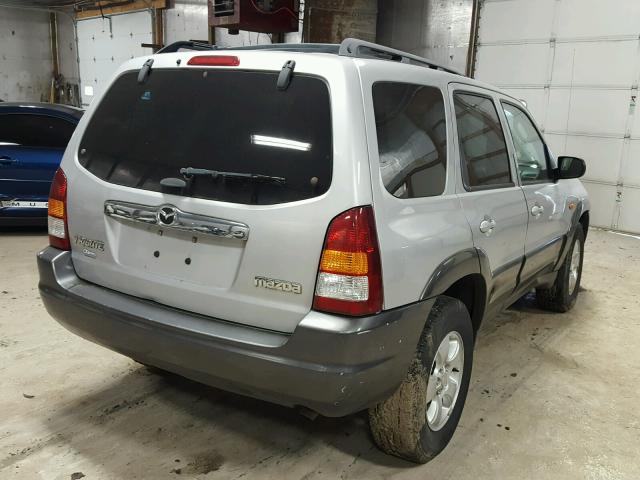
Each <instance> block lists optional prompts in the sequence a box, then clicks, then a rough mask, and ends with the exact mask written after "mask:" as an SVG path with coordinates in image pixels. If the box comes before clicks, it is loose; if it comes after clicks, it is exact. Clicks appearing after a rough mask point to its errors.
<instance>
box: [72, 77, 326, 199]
mask: <svg viewBox="0 0 640 480" xmlns="http://www.w3.org/2000/svg"><path fill="white" fill-rule="evenodd" d="M137 75H138V72H128V73H125V74H124V75H122V76H121V77H119V78H118V79H117V80H116V81H115V82H114V84H113V85H112V86H111V88H110V89H109V91H108V92H107V93H106V96H105V97H104V99H103V100H102V101H101V102H100V105H99V106H98V108H97V110H96V112H95V113H94V115H93V117H92V118H91V121H90V122H89V125H88V126H87V130H86V132H85V134H84V136H83V138H82V140H81V143H80V152H79V159H80V163H81V164H82V165H83V166H84V167H85V168H86V169H87V170H89V171H90V172H92V173H93V174H94V175H96V176H97V177H99V178H101V179H103V180H105V181H107V182H111V183H114V184H117V185H123V186H126V187H133V188H139V189H144V190H151V191H161V186H160V181H161V180H162V179H164V178H181V174H180V169H181V168H187V167H193V168H199V169H208V170H215V171H218V172H232V173H245V174H247V173H248V174H257V175H266V176H272V177H281V178H284V179H285V183H284V184H281V183H269V182H264V181H261V182H256V181H250V180H247V179H238V178H234V179H232V178H226V179H225V178H222V177H218V178H213V177H211V176H209V177H196V178H195V179H194V180H193V184H192V188H191V190H190V191H189V192H185V194H186V195H191V196H194V197H198V198H205V199H211V200H219V201H225V202H233V203H242V204H261V205H269V204H277V203H284V202H292V201H296V200H302V199H306V198H311V197H315V196H318V195H321V194H323V193H324V192H326V191H327V190H328V188H329V186H330V184H331V174H332V164H333V162H332V148H333V147H332V132H331V106H330V100H329V90H328V87H327V85H326V83H325V82H324V81H323V80H321V79H319V78H315V77H310V76H305V75H302V74H300V75H295V76H294V79H293V81H292V83H291V85H290V86H289V88H288V89H287V90H286V91H278V90H277V88H276V82H277V79H278V73H277V72H249V71H237V70H236V71H224V70H212V69H209V70H204V69H191V68H189V69H183V70H178V69H162V70H160V69H158V70H152V72H151V74H150V76H149V78H148V79H147V81H146V82H145V83H144V84H142V85H140V84H138V82H137Z"/></svg>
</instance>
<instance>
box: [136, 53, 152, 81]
mask: <svg viewBox="0 0 640 480" xmlns="http://www.w3.org/2000/svg"><path fill="white" fill-rule="evenodd" d="M151 65H153V58H150V59H149V60H147V61H146V62H144V65H142V68H141V69H140V72H138V83H144V82H146V81H147V77H148V76H149V72H150V71H151Z"/></svg>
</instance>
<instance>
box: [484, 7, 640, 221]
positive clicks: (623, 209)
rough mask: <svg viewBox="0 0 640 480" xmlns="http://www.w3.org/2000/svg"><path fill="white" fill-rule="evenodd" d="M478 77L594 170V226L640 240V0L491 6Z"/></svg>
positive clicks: (556, 146)
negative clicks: (521, 105)
mask: <svg viewBox="0 0 640 480" xmlns="http://www.w3.org/2000/svg"><path fill="white" fill-rule="evenodd" d="M478 40H479V44H478V50H477V58H476V68H475V77H476V78H478V79H480V80H484V81H487V82H490V83H493V84H496V85H498V86H500V87H502V88H503V89H505V90H506V91H508V92H510V93H511V94H512V95H514V96H516V97H517V98H521V99H524V100H526V101H527V103H528V106H529V109H530V110H531V112H532V114H533V115H534V116H535V118H536V120H537V121H538V123H539V124H540V125H541V126H542V128H543V130H544V132H545V137H546V139H547V141H548V142H549V144H550V146H551V148H552V149H553V151H554V153H555V154H556V155H564V154H566V155H575V156H579V157H582V158H584V159H585V160H586V162H587V175H586V177H585V178H584V180H583V182H584V184H585V187H586V188H587V190H588V191H589V194H590V196H591V202H592V215H591V222H592V224H593V225H597V226H602V227H607V228H614V229H619V230H624V231H629V232H636V233H637V232H640V214H639V211H640V114H637V102H638V83H639V82H640V1H638V0H611V1H605V0H536V1H535V2H532V1H530V0H484V1H482V2H481V9H480V22H479V38H478Z"/></svg>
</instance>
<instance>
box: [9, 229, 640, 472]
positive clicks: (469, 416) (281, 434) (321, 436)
mask: <svg viewBox="0 0 640 480" xmlns="http://www.w3.org/2000/svg"><path fill="white" fill-rule="evenodd" d="M45 243H46V237H45V236H44V235H43V234H42V233H35V232H32V233H25V232H6V231H5V232H3V233H2V232H0V272H1V274H0V292H1V293H0V378H1V379H2V380H1V383H0V386H1V389H0V392H1V393H0V478H3V479H5V478H27V479H33V478H42V479H70V478H81V475H84V476H86V478H87V479H103V478H104V479H107V478H109V479H111V478H114V479H131V478H153V479H161V478H170V479H171V478H173V479H175V478H183V477H187V478H193V477H198V478H205V477H206V478H207V479H209V478H213V479H219V478H225V479H227V478H229V479H233V478H242V477H244V478H269V479H278V480H280V479H316V478H342V479H347V478H366V479H379V478H385V479H386V478H394V479H409V478H415V479H418V478H419V479H423V478H438V479H441V480H445V479H473V480H478V479H484V478H491V479H494V478H500V479H504V478H518V479H524V478H535V479H563V480H566V479H574V478H575V479H606V480H609V479H620V478H625V479H627V478H628V479H637V478H640V407H639V404H638V402H639V400H640V396H639V395H638V394H639V392H640V387H639V386H638V385H639V384H640V373H639V372H640V239H638V238H634V237H630V236H621V235H618V234H614V233H610V232H604V231H596V230H592V231H591V232H590V234H589V239H588V242H587V249H586V261H585V271H584V276H583V287H584V291H583V292H582V293H581V294H580V298H579V301H578V305H577V307H576V308H575V309H574V310H573V311H572V312H571V313H569V314H565V315H558V314H551V313H546V312H542V311H539V310H536V309H535V308H533V306H532V302H531V299H530V298H527V299H524V300H523V301H521V302H519V304H518V305H516V306H515V307H513V308H512V309H510V310H509V311H507V312H506V313H504V314H502V315H500V316H499V317H498V318H495V319H489V320H487V321H486V322H485V324H484V326H483V327H482V329H481V333H480V337H479V340H478V344H477V348H476V358H475V365H474V371H473V378H472V387H471V389H470V392H469V395H468V399H467V405H466V408H465V410H464V414H463V416H462V421H461V424H460V426H459V427H458V431H457V432H456V434H455V436H454V438H453V441H452V443H451V444H450V445H449V447H448V448H447V449H446V450H445V451H444V452H443V454H442V455H440V456H439V457H438V458H437V459H436V460H435V461H433V462H431V463H430V464H428V465H424V466H414V465H411V464H408V463H406V462H403V461H401V460H398V459H395V458H393V457H388V456H385V455H384V454H382V453H380V452H379V451H378V450H376V448H375V447H374V446H373V444H372V442H371V439H370V437H369V435H368V433H367V424H366V417H365V416H364V415H354V416H351V417H348V418H344V419H326V418H318V419H317V420H316V421H314V422H312V421H309V420H307V419H305V418H303V417H301V416H299V415H298V414H297V413H295V412H294V411H292V410H289V409H286V408H281V407H278V406H275V405H270V404H267V403H264V402H259V401H256V400H252V399H248V398H242V397H239V396H236V395H232V394H227V393H224V392H221V391H218V390H214V389H211V388H207V387H204V386H201V385H198V384H195V383H192V382H189V381H186V380H181V379H178V378H168V379H167V378H163V377H161V376H158V375H154V374H151V373H149V372H148V371H147V370H146V369H145V368H143V367H140V366H139V365H137V364H135V363H133V362H132V361H130V360H128V359H127V358H124V357H122V356H119V355H117V354H115V353H112V352H110V351H108V350H105V349H103V348H101V347H98V346H95V345H93V344H91V343H89V342H86V341H84V340H81V339H80V338H77V337H75V336H74V335H72V334H71V333H69V332H67V331H66V330H64V329H63V328H62V327H60V326H59V325H58V324H57V323H56V322H54V321H53V320H52V319H50V318H49V316H48V315H47V313H46V312H45V310H44V308H43V307H42V304H41V302H40V298H39V296H38V291H37V288H36V285H37V273H36V268H35V254H36V251H37V250H38V249H39V248H40V247H42V246H43V245H44V244H45ZM179 475H180V476H179Z"/></svg>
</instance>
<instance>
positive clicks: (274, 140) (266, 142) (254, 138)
mask: <svg viewBox="0 0 640 480" xmlns="http://www.w3.org/2000/svg"><path fill="white" fill-rule="evenodd" d="M251 143H253V144H254V145H263V146H265V147H276V148H288V149H290V150H300V151H302V152H308V151H309V150H311V144H310V143H305V142H297V141H295V140H289V139H288V138H278V137H268V136H266V135H251Z"/></svg>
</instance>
